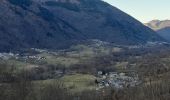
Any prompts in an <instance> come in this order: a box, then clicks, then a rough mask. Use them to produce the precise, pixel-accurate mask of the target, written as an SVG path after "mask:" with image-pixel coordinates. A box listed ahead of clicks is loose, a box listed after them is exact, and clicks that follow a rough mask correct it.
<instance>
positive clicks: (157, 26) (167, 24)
mask: <svg viewBox="0 0 170 100" xmlns="http://www.w3.org/2000/svg"><path fill="white" fill-rule="evenodd" d="M145 25H146V26H148V27H149V28H151V29H153V30H155V31H156V32H157V33H158V34H159V35H160V36H161V37H163V38H164V39H166V40H167V41H169V42H170V20H168V19H167V20H162V21H161V20H152V21H150V22H148V23H146V24H145Z"/></svg>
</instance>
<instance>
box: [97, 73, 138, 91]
mask: <svg viewBox="0 0 170 100" xmlns="http://www.w3.org/2000/svg"><path fill="white" fill-rule="evenodd" d="M97 76H98V77H97V79H96V84H97V85H98V87H97V89H102V88H105V87H112V88H116V89H122V88H125V87H135V86H137V85H139V84H140V83H141V81H140V80H139V77H138V75H137V74H136V73H134V72H131V73H130V74H129V73H118V72H109V73H103V72H102V71H99V72H98V75H97Z"/></svg>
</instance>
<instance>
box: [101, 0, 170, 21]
mask: <svg viewBox="0 0 170 100" xmlns="http://www.w3.org/2000/svg"><path fill="white" fill-rule="evenodd" d="M103 1H106V2H108V3H110V4H112V5H113V6H115V7H117V8H119V9H121V10H122V11H124V12H126V13H128V14H130V15H131V16H133V17H134V18H136V19H138V20H140V21H141V22H143V23H144V22H148V21H150V20H153V19H159V20H165V19H170V0H103Z"/></svg>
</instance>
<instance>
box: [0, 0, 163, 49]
mask: <svg viewBox="0 0 170 100" xmlns="http://www.w3.org/2000/svg"><path fill="white" fill-rule="evenodd" d="M89 39H98V40H101V41H106V42H110V43H115V44H123V45H132V44H143V43H146V42H148V41H162V38H160V37H159V36H158V35H156V34H155V32H154V31H152V30H151V29H149V28H147V27H146V26H144V25H143V24H141V23H140V22H138V21H137V20H135V19H134V18H132V17H131V16H129V15H127V14H126V13H124V12H122V11H120V10H119V9H117V8H115V7H113V6H111V5H109V4H107V3H105V2H103V1H101V0H1V2H0V51H10V50H19V49H22V48H48V49H62V48H67V47H69V46H70V45H72V44H76V43H79V42H81V41H86V40H89Z"/></svg>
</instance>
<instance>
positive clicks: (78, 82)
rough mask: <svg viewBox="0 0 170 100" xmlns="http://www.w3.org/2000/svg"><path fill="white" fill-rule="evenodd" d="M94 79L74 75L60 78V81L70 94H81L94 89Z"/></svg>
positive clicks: (92, 77) (91, 76)
mask: <svg viewBox="0 0 170 100" xmlns="http://www.w3.org/2000/svg"><path fill="white" fill-rule="evenodd" d="M95 79H96V77H95V76H93V75H87V74H75V75H66V76H64V77H63V78H61V81H62V82H63V83H64V84H65V86H66V87H67V88H69V89H70V90H71V91H72V92H81V91H84V90H94V89H95V86H96V85H95V83H94V82H95Z"/></svg>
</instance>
